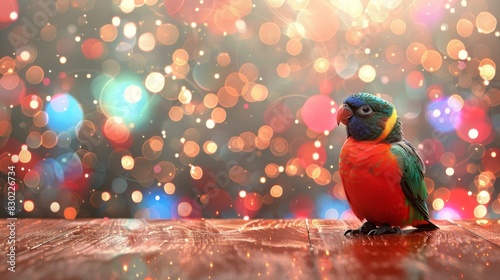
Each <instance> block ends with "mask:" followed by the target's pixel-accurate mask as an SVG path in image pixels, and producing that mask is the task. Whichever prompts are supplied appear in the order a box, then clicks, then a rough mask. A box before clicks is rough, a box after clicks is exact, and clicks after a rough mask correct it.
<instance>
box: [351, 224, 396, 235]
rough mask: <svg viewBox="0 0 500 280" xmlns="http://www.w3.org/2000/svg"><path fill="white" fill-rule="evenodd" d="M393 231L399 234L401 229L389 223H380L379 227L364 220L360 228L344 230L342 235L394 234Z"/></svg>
mask: <svg viewBox="0 0 500 280" xmlns="http://www.w3.org/2000/svg"><path fill="white" fill-rule="evenodd" d="M394 233H397V234H400V233H401V229H400V228H398V227H391V226H390V225H382V226H380V227H377V226H376V225H375V224H374V223H372V222H365V223H364V224H363V225H361V227H360V228H357V229H348V230H346V231H345V232H344V235H345V236H347V235H350V236H354V235H357V234H366V235H368V236H373V235H381V234H394Z"/></svg>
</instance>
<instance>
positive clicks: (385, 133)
mask: <svg viewBox="0 0 500 280" xmlns="http://www.w3.org/2000/svg"><path fill="white" fill-rule="evenodd" d="M397 120H398V112H397V111H396V108H394V107H393V108H392V114H391V116H390V117H389V119H387V121H386V123H385V127H384V130H383V131H382V134H380V136H379V137H377V138H376V139H375V140H374V142H380V141H382V140H384V139H385V138H386V137H387V136H389V134H390V133H391V131H392V129H393V128H394V125H396V121H397Z"/></svg>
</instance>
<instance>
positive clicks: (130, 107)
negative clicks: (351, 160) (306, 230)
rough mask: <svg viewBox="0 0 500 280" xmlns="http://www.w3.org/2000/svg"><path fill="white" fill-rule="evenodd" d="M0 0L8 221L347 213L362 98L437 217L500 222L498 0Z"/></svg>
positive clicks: (0, 181) (0, 114) (0, 140)
mask: <svg viewBox="0 0 500 280" xmlns="http://www.w3.org/2000/svg"><path fill="white" fill-rule="evenodd" d="M0 5H1V8H0V33H1V40H0V170H1V176H0V186H1V187H2V189H1V190H2V192H1V203H2V208H3V209H2V211H0V212H1V214H0V215H2V216H7V211H3V210H4V209H7V208H8V202H9V198H8V188H7V187H8V186H9V184H10V183H11V182H13V180H14V179H15V187H16V200H15V201H16V205H17V209H16V216H17V217H44V218H66V219H74V218H84V217H110V218H111V217H135V218H186V217H189V218H198V217H206V218H212V217H217V218H243V219H249V218H302V217H309V218H326V219H337V218H339V219H340V218H342V219H344V218H353V216H352V213H351V212H350V210H349V206H348V204H347V202H346V200H345V195H344V192H343V188H342V183H341V182H340V177H339V173H338V171H337V169H338V155H339V151H340V147H341V146H342V144H343V142H344V141H345V139H346V134H345V128H344V127H343V126H341V127H337V124H336V119H335V115H336V110H337V109H338V106H339V104H341V103H342V101H343V100H344V99H345V98H346V97H347V96H349V95H350V94H352V93H356V92H361V91H364V92H369V93H372V94H376V95H378V96H380V97H382V98H384V99H386V100H389V101H391V102H393V103H394V104H395V105H396V107H397V110H398V113H399V116H400V118H401V120H402V122H403V127H404V133H405V137H406V138H407V139H408V140H409V141H410V142H411V143H413V144H414V145H415V146H416V147H418V149H419V151H420V153H421V155H422V157H423V159H424V161H425V163H426V166H427V172H426V175H425V176H426V177H425V182H426V184H427V188H428V192H429V198H428V205H429V209H430V211H431V215H432V217H433V218H438V219H474V218H477V219H483V218H488V219H498V218H500V196H499V191H500V189H499V187H498V183H497V181H496V179H497V177H498V176H499V175H500V160H499V157H500V141H499V135H500V110H499V108H500V107H499V104H500V79H499V78H498V75H496V63H499V61H500V51H499V46H500V29H499V28H498V24H497V17H498V16H499V15H500V2H498V1H486V0H432V1H431V0H419V1H410V0H392V1H391V0H387V1H386V0H384V1H382V0H314V1H312V0H310V1H309V0H300V1H299V0H260V1H251V0H199V1H181V0H179V1H167V0H165V1H162V0H109V1H97V0H57V1H56V0H36V1H35V0H33V1H23V0H3V1H2V2H1V4H0ZM9 172H10V173H9ZM367 187H369V182H367Z"/></svg>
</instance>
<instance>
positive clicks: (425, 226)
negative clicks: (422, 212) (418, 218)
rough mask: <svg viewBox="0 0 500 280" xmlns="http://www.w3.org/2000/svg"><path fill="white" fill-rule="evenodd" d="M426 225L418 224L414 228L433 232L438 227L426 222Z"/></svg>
mask: <svg viewBox="0 0 500 280" xmlns="http://www.w3.org/2000/svg"><path fill="white" fill-rule="evenodd" d="M426 222H427V223H425V224H420V225H416V226H415V227H416V228H418V229H421V230H435V229H438V228H439V227H438V226H436V225H435V224H433V223H432V222H431V221H429V220H426Z"/></svg>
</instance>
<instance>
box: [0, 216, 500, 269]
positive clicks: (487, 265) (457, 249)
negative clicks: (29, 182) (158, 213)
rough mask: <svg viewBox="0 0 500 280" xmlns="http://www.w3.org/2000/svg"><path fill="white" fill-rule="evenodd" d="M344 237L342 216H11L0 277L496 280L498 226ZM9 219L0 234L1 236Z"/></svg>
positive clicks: (470, 224) (452, 225) (347, 224)
mask: <svg viewBox="0 0 500 280" xmlns="http://www.w3.org/2000/svg"><path fill="white" fill-rule="evenodd" d="M436 223H437V224H438V225H439V226H440V229H439V230H436V231H430V232H423V231H416V230H412V229H405V230H404V231H403V233H402V234H400V235H385V236H374V237H367V236H355V237H345V236H344V235H343V232H344V231H345V230H347V229H348V228H357V227H359V226H360V223H359V222H358V221H344V220H302V219H296V220H250V221H244V220H187V219H186V220H138V219H110V220H108V219H94V220H74V221H67V220H34V219H26V220H22V219H20V220H18V221H17V223H16V226H17V232H16V237H17V259H16V262H17V263H16V273H15V274H14V273H11V272H8V271H7V265H6V258H5V257H3V256H5V254H4V253H3V252H6V250H7V246H6V244H5V242H4V243H1V245H0V248H1V249H2V255H0V261H1V263H0V271H2V272H1V273H0V279H374V278H376V279H436V278H437V279H439V278H442V279H452V278H458V279H461V278H464V279H496V276H498V275H500V247H499V246H498V245H497V244H498V243H497V242H498V233H499V231H498V230H499V226H498V225H499V224H498V222H497V221H488V223H483V224H481V223H476V222H474V221H459V222H448V221H436ZM6 224H7V223H6V221H0V235H1V236H6V234H8V229H7V227H6Z"/></svg>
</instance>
